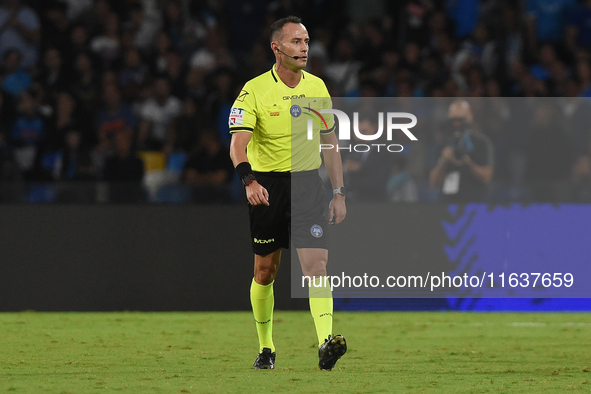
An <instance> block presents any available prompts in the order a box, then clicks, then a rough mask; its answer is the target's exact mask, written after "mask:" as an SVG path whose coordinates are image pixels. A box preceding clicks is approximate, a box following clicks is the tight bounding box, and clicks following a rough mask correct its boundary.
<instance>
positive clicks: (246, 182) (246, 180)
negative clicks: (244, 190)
mask: <svg viewBox="0 0 591 394" xmlns="http://www.w3.org/2000/svg"><path fill="white" fill-rule="evenodd" d="M256 180H257V179H256V178H255V177H254V174H246V175H244V176H243V177H242V179H241V181H242V183H243V184H244V186H248V185H250V184H251V183H253V182H254V181H256Z"/></svg>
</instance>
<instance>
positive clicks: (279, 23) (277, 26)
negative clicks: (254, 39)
mask: <svg viewBox="0 0 591 394" xmlns="http://www.w3.org/2000/svg"><path fill="white" fill-rule="evenodd" d="M288 23H296V24H299V23H302V20H301V19H300V18H299V17H297V16H293V15H291V16H286V17H285V18H281V19H278V20H276V21H275V22H273V24H272V25H271V32H270V34H269V37H270V39H271V42H273V39H275V38H276V37H277V35H278V34H279V33H281V30H283V26H285V25H287V24H288Z"/></svg>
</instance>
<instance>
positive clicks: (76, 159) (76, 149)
mask: <svg viewBox="0 0 591 394" xmlns="http://www.w3.org/2000/svg"><path fill="white" fill-rule="evenodd" d="M57 168H58V171H57V172H58V174H59V179H60V180H63V181H91V180H96V177H95V176H94V173H93V168H92V158H91V156H90V152H89V151H88V149H86V148H85V147H84V144H83V142H82V136H81V133H80V132H79V131H77V130H75V129H71V130H69V131H68V132H66V134H65V135H64V148H63V149H62V150H61V152H60V158H59V163H58V166H57Z"/></svg>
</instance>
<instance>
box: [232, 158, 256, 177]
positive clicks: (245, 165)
mask: <svg viewBox="0 0 591 394" xmlns="http://www.w3.org/2000/svg"><path fill="white" fill-rule="evenodd" d="M236 173H237V174H238V177H239V178H240V179H242V178H244V177H245V176H247V175H249V174H252V167H251V166H250V163H249V162H247V161H243V162H242V163H240V164H238V165H237V166H236Z"/></svg>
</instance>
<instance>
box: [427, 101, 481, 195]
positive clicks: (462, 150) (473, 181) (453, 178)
mask: <svg viewBox="0 0 591 394" xmlns="http://www.w3.org/2000/svg"><path fill="white" fill-rule="evenodd" d="M448 118H449V124H448V127H447V130H446V131H447V135H448V137H447V138H448V140H447V143H446V145H445V148H443V150H442V151H441V156H440V158H439V161H438V162H437V165H436V166H435V167H434V168H433V169H432V170H431V173H430V174H429V181H430V183H431V184H432V185H434V186H437V187H441V191H442V201H447V202H479V201H484V200H485V197H486V191H487V185H488V184H489V183H490V182H491V180H492V177H493V150H492V143H491V141H490V139H489V138H488V137H487V136H485V135H484V134H482V133H478V132H476V131H474V130H473V128H472V124H473V120H474V116H473V114H472V110H471V108H470V104H468V102H466V101H464V100H455V101H454V102H452V103H451V105H450V106H449V112H448Z"/></svg>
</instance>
